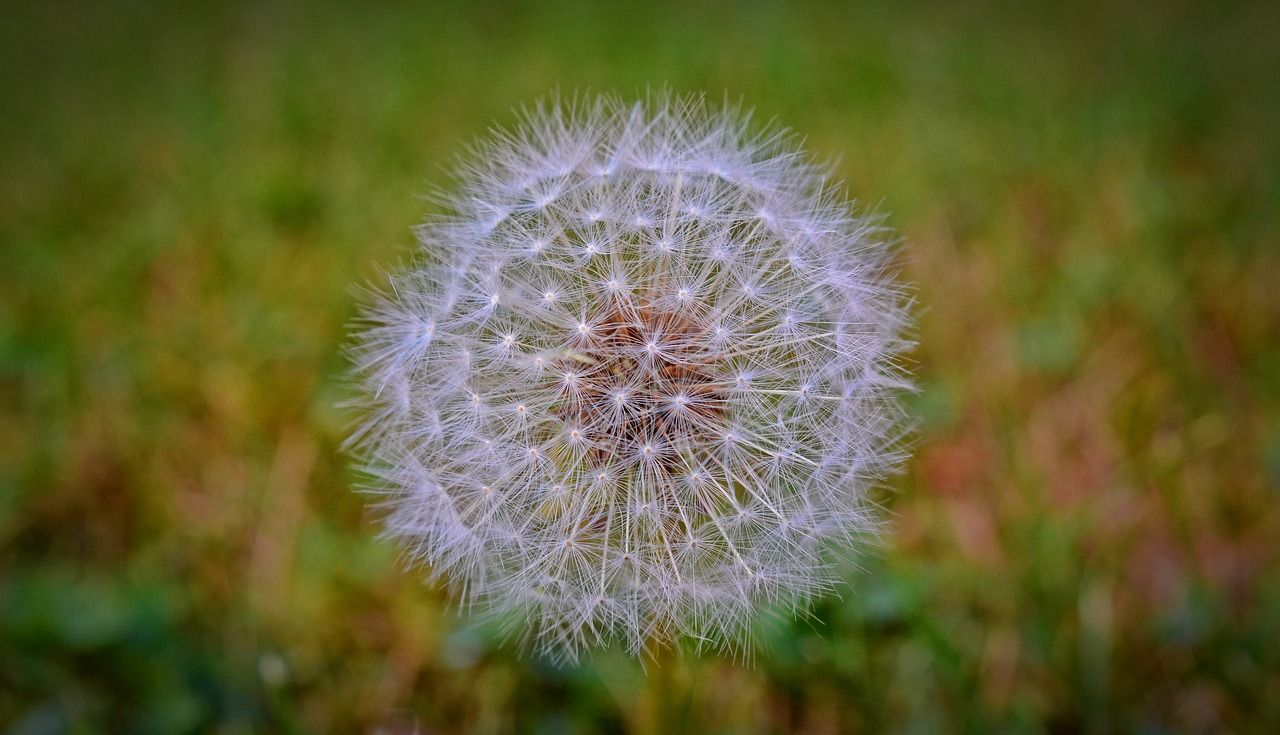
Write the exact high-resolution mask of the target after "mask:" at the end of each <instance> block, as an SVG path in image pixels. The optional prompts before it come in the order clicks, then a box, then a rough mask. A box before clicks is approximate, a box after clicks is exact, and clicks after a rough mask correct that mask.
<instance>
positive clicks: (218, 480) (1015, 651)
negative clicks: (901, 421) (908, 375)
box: [0, 2, 1280, 735]
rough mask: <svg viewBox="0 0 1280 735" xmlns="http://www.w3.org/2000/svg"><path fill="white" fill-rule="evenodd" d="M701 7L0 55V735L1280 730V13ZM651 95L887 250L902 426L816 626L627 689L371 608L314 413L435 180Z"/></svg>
mask: <svg viewBox="0 0 1280 735" xmlns="http://www.w3.org/2000/svg"><path fill="white" fill-rule="evenodd" d="M685 5H686V4H685V3H663V2H611V3H587V2H581V3H565V2H562V3H544V4H541V5H533V4H529V5H523V6H516V5H509V4H502V3H495V2H477V3H458V4H449V5H436V4H426V3H422V4H408V3H404V4H401V3H392V2H374V3H367V4H360V5H356V4H354V3H353V4H351V5H341V4H334V3H326V4H320V5H313V4H310V3H218V4H211V5H208V6H204V7H195V8H186V9H181V10H179V9H175V8H164V7H161V6H159V5H148V4H141V3H131V2H123V3H106V2H103V3H80V4H76V3H69V2H48V3H27V4H24V6H23V7H10V8H7V9H6V11H5V16H6V18H5V20H4V22H3V24H0V25H2V26H3V28H0V729H7V730H10V731H12V732H16V733H60V732H73V733H88V732H117V733H185V732H216V733H244V732H357V731H363V732H381V733H415V732H417V733H428V732H503V731H510V730H517V731H521V732H540V733H560V732H591V731H631V730H639V729H644V728H649V727H652V726H653V725H654V724H655V723H656V722H657V721H658V719H659V718H660V717H661V715H659V714H656V710H657V709H659V708H661V709H663V710H665V711H666V712H667V715H665V716H667V717H676V718H683V720H682V721H683V722H684V723H685V724H684V727H687V728H688V729H689V730H691V731H694V732H699V733H705V734H707V735H710V734H711V733H721V732H724V733H729V732H778V731H789V730H796V731H802V732H808V733H834V732H890V731H901V732H973V733H986V732H1052V733H1059V732H1060V733H1070V732H1090V733H1102V732H1110V731H1124V732H1141V733H1153V734H1154V733H1184V732H1185V733H1200V732H1245V733H1247V732H1257V733H1274V732H1280V564H1278V561H1280V552H1278V551H1277V547H1280V541H1278V540H1280V507H1278V504H1280V216H1278V214H1277V213H1278V212H1280V151H1278V148H1280V88H1278V87H1277V79H1280V51H1278V49H1280V44H1277V43H1276V41H1275V31H1276V29H1277V28H1280V5H1276V4H1274V3H1261V2H1260V3H1257V4H1227V3H1213V4H1209V3H1205V4H1202V5H1197V4H1191V3H1186V2H1151V3H1124V2H1118V3H1106V2H1090V3H1079V4H1077V3H1070V4H1066V3H1039V2H1034V3H1014V2H1008V3H997V2H990V3H977V2H951V3H947V2H936V3H930V4H928V5H927V6H922V5H914V4H912V5H910V6H909V7H908V6H907V5H906V4H898V3H888V2H886V3H876V4H868V5H862V4H859V5H856V6H854V5H844V4H841V3H836V2H828V3H819V2H814V3H806V4H783V3H768V2H745V3H710V4H705V5H698V6H697V7H695V8H689V7H684V6H685ZM662 85H670V86H671V88H673V89H674V90H676V91H705V92H707V93H708V94H709V96H710V97H711V98H712V99H713V100H719V99H724V98H725V97H726V96H727V97H728V98H729V99H731V100H739V99H741V100H742V101H743V102H744V103H745V104H746V105H748V106H750V107H754V108H756V110H757V114H758V115H759V117H760V118H761V119H762V120H768V119H774V118H776V119H777V120H778V121H780V122H782V123H783V124H785V125H788V126H790V127H792V128H793V129H795V130H796V131H797V132H798V133H799V134H800V135H801V136H803V137H804V139H805V141H806V143H805V145H806V146H807V147H808V149H809V150H811V151H812V152H813V153H814V154H815V155H817V156H818V157H820V158H824V159H832V160H837V161H838V164H837V167H836V170H837V172H838V174H839V176H840V177H842V178H843V179H844V180H845V182H846V184H847V187H848V190H849V193H850V195H851V196H852V197H854V198H856V199H857V200H858V201H859V202H862V203H863V204H862V206H863V207H864V208H865V209H864V211H878V212H881V213H884V214H885V215H887V219H886V222H887V224H889V225H891V226H893V227H894V228H895V229H896V231H897V234H898V235H899V236H901V237H902V238H903V240H904V245H903V247H902V253H901V257H900V265H901V271H902V280H904V281H909V282H912V283H914V284H915V294H916V296H917V298H918V301H919V309H918V327H917V330H916V333H915V337H916V338H917V340H918V342H919V346H918V347H917V348H916V349H915V351H914V352H913V353H912V355H911V357H912V360H913V362H914V367H913V369H914V372H915V374H916V376H917V380H918V384H919V387H920V391H919V392H918V393H917V394H913V395H911V396H909V397H908V398H907V400H908V401H909V402H910V404H911V406H912V410H913V412H914V413H915V414H916V415H918V416H919V417H920V419H921V422H920V427H919V430H918V432H917V434H916V440H915V441H916V444H917V450H916V452H915V455H914V458H913V459H912V460H911V462H910V463H909V464H908V465H907V466H906V468H905V472H904V473H903V474H902V475H900V476H898V477H895V478H893V479H892V481H891V483H890V485H891V487H890V488H888V489H887V490H886V491H885V492H884V493H883V498H882V500H883V502H884V504H885V505H886V506H887V517H888V518H889V519H890V521H891V526H890V530H889V532H888V533H887V534H886V535H885V537H884V539H883V542H882V543H881V544H880V546H879V547H877V548H873V549H870V550H868V551H867V553H865V554H864V556H863V557H862V562H861V566H860V568H859V569H857V570H850V571H849V572H848V575H847V576H848V578H849V582H850V586H849V587H848V588H847V589H845V590H844V591H843V593H842V594H841V595H840V597H839V598H836V597H833V598H830V599H828V600H825V601H824V602H822V603H821V604H820V605H819V606H818V607H817V609H816V610H815V617H814V619H813V620H808V621H785V620H784V621H779V622H775V623H774V624H772V625H770V626H767V629H766V631H765V633H764V634H763V638H764V640H763V644H764V645H763V647H762V648H761V649H760V650H759V652H758V654H757V655H756V657H755V660H754V661H753V662H751V664H750V665H748V666H741V665H736V664H735V663H734V662H733V661H729V660H724V659H721V658H717V657H715V656H704V657H701V658H697V657H692V656H685V657H681V658H677V659H676V660H674V661H671V662H668V663H667V665H666V667H665V668H664V673H663V675H662V676H659V677H650V678H646V677H645V676H644V675H643V674H642V673H641V672H640V669H639V667H638V666H637V665H636V664H635V663H634V662H632V661H630V660H628V659H627V658H625V657H624V656H622V655H620V654H618V653H616V652H606V653H603V654H600V655H597V656H594V657H592V658H591V659H590V660H588V661H585V662H584V663H583V664H582V665H579V666H570V667H564V668H557V667H555V666H552V665H550V664H549V663H547V662H545V661H541V660H539V659H537V658H535V657H532V656H530V655H527V654H526V655H521V653H520V651H518V650H516V649H515V648H513V647H512V646H510V645H504V644H503V643H502V641H501V640H500V638H498V637H496V636H495V635H494V634H493V631H491V630H489V629H487V628H484V627H476V626H474V625H473V624H472V621H471V619H470V618H469V617H468V616H466V615H460V614H458V613H457V611H456V610H454V609H453V608H451V607H450V605H449V603H448V595H447V592H446V591H444V590H439V589H434V588H432V587H430V586H428V585H425V584H422V582H421V580H422V578H423V574H422V573H421V572H420V571H408V572H406V571H404V570H403V568H402V563H401V560H400V559H399V558H398V556H397V550H396V549H395V548H392V547H391V546H389V545H388V544H386V543H384V542H381V541H379V540H377V538H376V535H377V532H378V525H377V523H376V513H374V512H373V511H370V510H367V509H366V508H365V501H366V498H364V497H362V496H361V495H359V494H357V493H356V492H354V491H353V486H354V485H355V484H356V482H357V479H358V478H357V477H356V476H355V474H354V473H353V471H352V470H351V469H350V467H349V466H348V459H347V458H346V457H344V455H343V454H342V453H341V451H340V449H339V444H340V443H341V441H342V439H343V438H344V436H345V434H346V432H347V430H348V428H349V425H350V422H351V421H352V416H351V415H350V414H349V413H347V412H345V411H344V410H342V409H341V408H338V407H337V406H338V404H340V403H341V402H342V401H344V400H346V399H349V398H350V393H349V389H348V388H347V387H345V384H344V382H343V377H342V376H343V374H344V371H346V370H347V365H346V362H345V360H344V358H343V355H342V346H343V344H344V342H345V340H346V331H347V330H346V326H345V325H346V324H348V323H349V321H350V320H351V319H352V318H353V316H354V315H355V313H356V309H357V305H358V303H359V297H358V295H357V294H356V291H355V287H356V286H359V285H361V284H366V283H370V282H372V283H378V282H380V281H381V280H382V279H383V277H384V276H383V274H384V272H385V270H386V269H388V268H392V267H395V265H396V264H397V263H400V262H403V261H405V260H406V259H408V258H410V257H412V253H413V239H412V236H411V234H410V229H409V228H410V227H411V226H412V225H413V224H415V223H417V222H420V221H421V220H422V219H423V217H424V216H426V214H427V213H428V212H430V211H432V208H433V205H431V204H430V203H429V201H428V200H427V199H426V198H424V197H425V195H428V194H430V193H431V192H432V191H433V189H435V188H437V187H440V186H444V185H447V182H448V177H447V175H446V173H445V172H446V171H447V169H448V168H449V166H450V165H451V162H452V161H453V160H454V159H453V156H454V155H455V154H456V153H457V152H458V151H460V150H461V149H462V148H463V146H464V145H465V144H466V143H467V142H469V141H471V140H473V139H474V138H475V137H476V136H478V135H480V134H482V133H483V132H484V131H485V130H486V129H487V128H488V127H489V126H490V125H491V124H493V123H494V122H498V123H510V122H512V121H513V119H514V115H513V113H512V108H514V107H516V106H518V105H520V104H523V103H528V102H532V101H535V100H537V99H539V98H542V97H544V96H546V95H547V94H549V93H551V92H554V91H556V90H559V91H561V92H564V93H572V92H575V91H617V92H620V93H622V94H624V95H628V96H631V95H637V94H643V93H644V92H645V90H646V89H649V88H651V87H660V86H662ZM675 729H679V728H675ZM668 731H669V732H670V731H671V730H668Z"/></svg>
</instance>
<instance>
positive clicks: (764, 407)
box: [351, 94, 906, 658]
mask: <svg viewBox="0 0 1280 735" xmlns="http://www.w3.org/2000/svg"><path fill="white" fill-rule="evenodd" d="M456 184H457V186H456V189H455V190H454V193H453V194H452V195H450V197H449V198H448V200H447V202H446V204H447V205H448V210H449V212H448V214H447V215H445V216H441V217H438V218H435V219H432V220H431V221H429V222H427V223H426V224H425V225H423V226H422V227H421V228H420V230H419V239H420V241H421V246H422V253H421V256H422V257H421V260H420V262H419V263H418V264H417V265H416V266H415V268H414V269H413V270H409V271H407V272H401V273H398V274H396V275H393V276H392V277H391V279H390V280H391V283H390V288H388V289H386V290H385V292H383V293H382V294H381V295H380V296H378V297H377V299H376V301H375V303H373V304H372V305H371V306H370V307H369V308H368V309H367V310H366V313H365V320H366V323H365V324H364V325H362V327H361V328H360V331H359V332H358V334H357V335H356V337H355V344H354V347H353V354H354V360H355V363H356V371H357V375H358V376H359V380H360V382H361V383H362V385H363V389H364V393H363V395H364V397H365V398H364V402H365V407H366V409H367V411H366V412H365V418H364V420H363V422H362V424H361V425H360V426H359V428H358V429H357V430H356V432H355V433H354V434H353V436H352V438H351V444H352V446H353V447H355V449H356V452H357V453H358V454H359V456H360V457H361V459H362V460H363V462H364V465H365V467H366V469H367V472H368V474H369V475H370V477H371V478H373V480H372V484H373V489H374V490H375V491H376V492H377V493H379V494H381V496H382V499H383V502H384V505H385V508H386V511H387V517H386V532H387V534H388V535H389V536H391V537H394V538H396V539H398V540H399V541H400V542H401V543H402V544H403V545H404V547H405V548H406V549H407V551H408V555H409V557H410V558H411V559H412V560H414V561H415V562H418V563H421V564H422V565H424V566H425V567H426V568H427V569H429V572H430V574H431V575H432V576H433V577H435V578H437V579H441V580H443V581H444V582H445V583H446V585H447V586H448V587H450V588H451V589H452V590H453V591H454V592H455V594H456V596H457V597H458V599H459V600H460V601H461V603H462V604H463V605H464V606H466V607H469V608H470V607H475V608H477V609H480V610H482V611H487V612H488V613H490V614H495V615H501V616H503V617H504V619H506V620H508V621H515V622H514V623H513V625H515V626H517V627H518V629H519V630H520V631H522V632H523V634H524V635H525V636H527V640H529V641H531V642H532V643H533V644H534V645H535V646H536V647H538V648H539V649H541V650H543V651H546V652H548V653H551V654H553V655H557V656H561V657H568V658H573V657H576V656H577V655H578V654H579V653H580V652H581V651H582V650H583V649H584V648H585V647H590V646H595V645H607V644H608V643H610V642H614V641H617V642H621V643H622V644H623V645H625V646H626V647H627V648H628V649H629V650H630V651H631V652H633V653H639V652H641V651H643V650H646V649H647V648H648V647H649V646H652V645H654V644H655V643H656V644H658V645H665V644H669V643H672V642H675V641H677V640H680V639H692V640H693V641H696V642H698V643H699V644H709V645H713V646H717V647H723V648H729V649H734V650H741V649H742V648H743V647H745V646H746V645H747V644H748V643H749V641H750V630H751V628H752V623H753V621H754V620H755V619H756V618H757V617H758V616H759V615H760V614H761V613H762V612H765V611H774V612H777V611H782V612H786V613H801V612H803V611H804V610H805V609H807V606H808V604H809V603H810V601H811V600H812V599H813V598H814V597H815V596H816V595H820V594H823V593H825V592H827V591H828V590H829V589H830V588H831V587H832V586H833V584H834V583H835V580H836V572H835V568H834V564H833V560H834V559H835V558H836V557H835V556H833V554H836V555H838V554H839V553H840V552H841V551H842V550H847V549H849V548H851V546H852V544H853V543H854V542H855V541H856V540H857V539H858V538H859V537H862V536H865V535H867V534H870V533H872V532H873V531H874V528H875V523H876V521H875V517H874V514H873V513H872V512H871V511H870V509H869V503H868V501H867V499H866V495H867V491H868V489H869V488H871V487H872V486H873V485H874V484H875V483H877V482H878V481H880V480H882V479H883V478H884V476H885V475H886V473H887V472H889V471H891V470H892V469H893V468H894V467H895V466H896V465H897V464H898V463H899V462H900V461H901V459H902V453H901V449H900V441H899V439H900V437H901V434H902V423H903V422H902V420H901V412H900V410H899V407H898V404H897V402H896V399H895V394H896V393H897V391H898V390H899V389H901V388H902V387H904V378H903V376H902V374H901V370H900V369H899V368H898V367H897V365H896V363H895V358H896V356H897V355H898V354H899V353H900V352H901V350H902V349H903V347H904V342H903V340H902V338H901V332H902V330H903V328H904V326H905V322H906V308H905V304H904V299H903V297H902V293H901V289H900V288H899V287H898V286H896V285H895V284H894V282H893V280H892V278H891V274H889V273H888V272H887V271H886V267H887V261H888V258H889V252H888V247H887V246H886V245H885V243H884V242H883V241H882V240H880V239H878V227H877V226H876V224H875V222H874V221H872V220H870V219H867V218H860V217H857V216H855V215H854V214H853V213H852V212H851V210H850V208H849V205H848V204H847V203H846V202H845V201H844V200H843V199H842V198H841V197H840V196H839V195H838V194H837V192H835V191H834V190H833V188H832V186H831V185H830V184H829V183H828V182H827V179H826V178H825V175H824V172H823V170H822V169H821V168H819V167H817V166H815V165H814V164H813V163H812V162H811V160H810V159H809V158H808V157H807V156H806V155H805V154H804V153H802V152H801V151H799V150H797V149H796V148H795V147H794V145H793V143H792V140H791V138H790V137H789V136H788V135H787V134H786V133H785V132H783V131H779V130H776V129H772V128H766V129H763V130H761V129H757V128H755V127H754V126H753V125H752V124H751V123H750V115H749V114H745V113H743V112H741V111H740V110H738V109H736V108H733V107H725V108H723V109H718V110H717V109H712V108H710V107H708V106H707V105H706V104H705V103H704V102H703V101H702V100H701V99H700V98H685V97H676V96H673V95H667V94H659V95H654V96H652V97H650V98H649V99H648V100H645V101H640V102H636V103H634V104H628V103H626V102H624V101H622V100H620V99H618V98H616V97H603V98H600V99H597V100H582V101H576V102H571V103H563V102H555V101H553V102H549V103H544V104H540V105H538V106H536V107H535V108H533V109H532V110H527V111H525V113H524V114H523V116H522V117H521V120H520V123H519V124H518V125H517V126H516V127H515V128H514V129H513V130H500V131H496V132H494V133H493V134H492V135H491V136H490V137H489V138H488V139H487V140H485V141H483V142H481V143H480V144H478V145H477V146H476V148H475V150H473V151H471V152H470V155H469V156H468V158H467V159H466V163H465V164H464V165H463V166H462V167H461V168H460V170H459V171H458V172H457V182H456Z"/></svg>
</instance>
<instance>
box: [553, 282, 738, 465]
mask: <svg viewBox="0 0 1280 735" xmlns="http://www.w3.org/2000/svg"><path fill="white" fill-rule="evenodd" d="M592 332H593V338H592V339H591V340H590V341H589V342H588V343H587V344H585V345H583V346H582V347H581V348H579V349H577V350H575V351H574V352H573V353H572V354H570V355H566V356H565V357H563V358H561V359H560V363H561V364H560V365H559V368H560V369H561V370H562V371H566V372H570V373H572V374H573V375H574V376H575V379H574V381H573V383H574V385H573V388H572V390H571V391H569V390H565V392H566V396H565V397H566V399H567V400H565V401H564V402H563V403H562V404H561V405H560V407H559V408H558V409H557V415H558V417H559V418H560V419H561V420H562V421H564V422H565V423H566V424H569V425H572V426H574V427H576V428H575V430H576V431H580V432H581V435H582V438H583V439H585V440H586V442H587V445H588V446H589V447H590V450H589V451H588V453H587V454H586V457H587V458H588V459H589V460H590V461H591V462H593V463H594V464H596V465H604V464H607V463H609V462H610V461H611V460H613V459H620V458H621V457H623V456H624V455H627V454H634V455H638V456H639V457H640V458H641V459H642V460H643V461H652V462H653V463H654V465H655V466H656V467H657V468H659V469H661V470H662V471H664V472H666V473H668V474H673V473H676V472H680V471H681V470H682V469H683V470H686V471H687V470H692V469H693V467H690V466H689V465H690V464H691V463H692V462H694V461H696V459H695V458H694V457H692V456H690V455H691V452H690V449H691V448H692V447H698V446H707V443H708V442H711V441H714V440H715V438H716V437H717V436H719V435H722V434H723V432H724V420H725V414H726V407H727V399H728V390H727V389H726V387H725V384H724V379H723V377H722V376H720V375H718V374H717V366H716V355H715V353H714V350H713V349H712V348H711V346H710V345H709V344H708V341H709V340H708V337H707V335H706V333H705V330H703V329H702V328H700V327H699V325H697V324H696V322H695V320H691V319H690V317H688V316H686V315H682V314H678V313H673V312H670V311H663V310H660V309H658V308H655V307H652V306H645V307H636V306H631V305H625V306H620V305H617V304H611V305H610V306H609V307H608V311H606V312H605V314H604V315H603V317H602V318H601V319H600V320H599V321H598V322H597V326H596V327H595V328H594V329H593V330H592ZM569 393H572V395H568V394H569Z"/></svg>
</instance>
